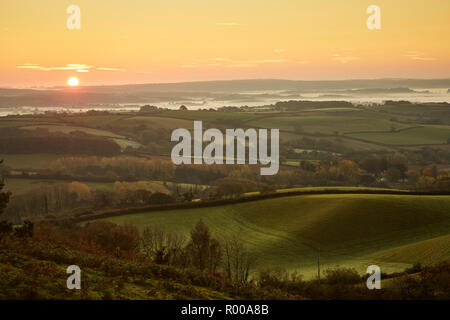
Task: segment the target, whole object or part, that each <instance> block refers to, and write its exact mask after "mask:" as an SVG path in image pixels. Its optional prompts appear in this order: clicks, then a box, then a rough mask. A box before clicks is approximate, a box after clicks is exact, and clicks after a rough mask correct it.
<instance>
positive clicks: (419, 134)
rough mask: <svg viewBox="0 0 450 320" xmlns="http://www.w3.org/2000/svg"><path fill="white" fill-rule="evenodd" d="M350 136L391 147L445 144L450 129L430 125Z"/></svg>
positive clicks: (449, 136) (449, 134)
mask: <svg viewBox="0 0 450 320" xmlns="http://www.w3.org/2000/svg"><path fill="white" fill-rule="evenodd" d="M348 136H350V137H353V138H358V139H363V140H368V141H373V142H378V143H384V144H390V145H416V144H444V143H447V141H448V139H450V127H447V126H431V125H429V126H421V127H417V128H411V129H407V130H401V131H397V132H373V133H370V132H365V133H352V134H348Z"/></svg>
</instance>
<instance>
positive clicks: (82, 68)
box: [17, 63, 125, 72]
mask: <svg viewBox="0 0 450 320" xmlns="http://www.w3.org/2000/svg"><path fill="white" fill-rule="evenodd" d="M17 68H18V69H33V70H42V71H58V70H73V71H76V72H89V70H90V69H95V70H104V71H125V70H124V69H118V68H108V67H94V66H89V65H86V64H78V63H70V64H66V65H64V66H62V67H46V66H41V65H39V64H35V63H24V64H22V65H20V66H17Z"/></svg>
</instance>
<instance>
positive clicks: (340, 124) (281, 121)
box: [248, 115, 408, 134]
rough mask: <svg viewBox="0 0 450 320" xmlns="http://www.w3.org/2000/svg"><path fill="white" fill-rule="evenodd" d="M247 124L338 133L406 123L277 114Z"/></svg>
mask: <svg viewBox="0 0 450 320" xmlns="http://www.w3.org/2000/svg"><path fill="white" fill-rule="evenodd" d="M248 124H249V125H255V126H258V127H264V128H279V129H282V130H288V131H295V130H296V129H297V128H301V130H303V132H307V133H322V134H334V133H335V132H338V133H340V134H342V133H344V132H353V131H389V130H391V128H392V127H396V128H406V127H408V125H403V124H399V123H394V122H391V121H389V120H386V119H376V118H369V117H362V116H360V117H357V116H343V115H340V116H330V115H320V116H309V117H303V116H300V117H299V116H292V115H291V116H278V117H271V118H262V119H259V120H256V121H255V120H252V121H250V122H249V123H248Z"/></svg>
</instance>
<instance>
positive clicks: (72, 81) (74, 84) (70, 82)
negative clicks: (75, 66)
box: [67, 77, 80, 87]
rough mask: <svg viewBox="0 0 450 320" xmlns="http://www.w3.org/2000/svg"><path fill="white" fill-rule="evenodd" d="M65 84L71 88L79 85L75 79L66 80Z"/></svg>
mask: <svg viewBox="0 0 450 320" xmlns="http://www.w3.org/2000/svg"><path fill="white" fill-rule="evenodd" d="M67 84H68V85H69V86H71V87H76V86H78V85H79V84H80V81H79V80H78V79H77V78H75V77H72V78H69V80H67Z"/></svg>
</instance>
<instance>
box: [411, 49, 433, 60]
mask: <svg viewBox="0 0 450 320" xmlns="http://www.w3.org/2000/svg"><path fill="white" fill-rule="evenodd" d="M405 57H408V58H411V59H412V60H419V61H434V60H436V58H432V57H424V53H421V52H418V51H408V52H407V53H406V54H405Z"/></svg>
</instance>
